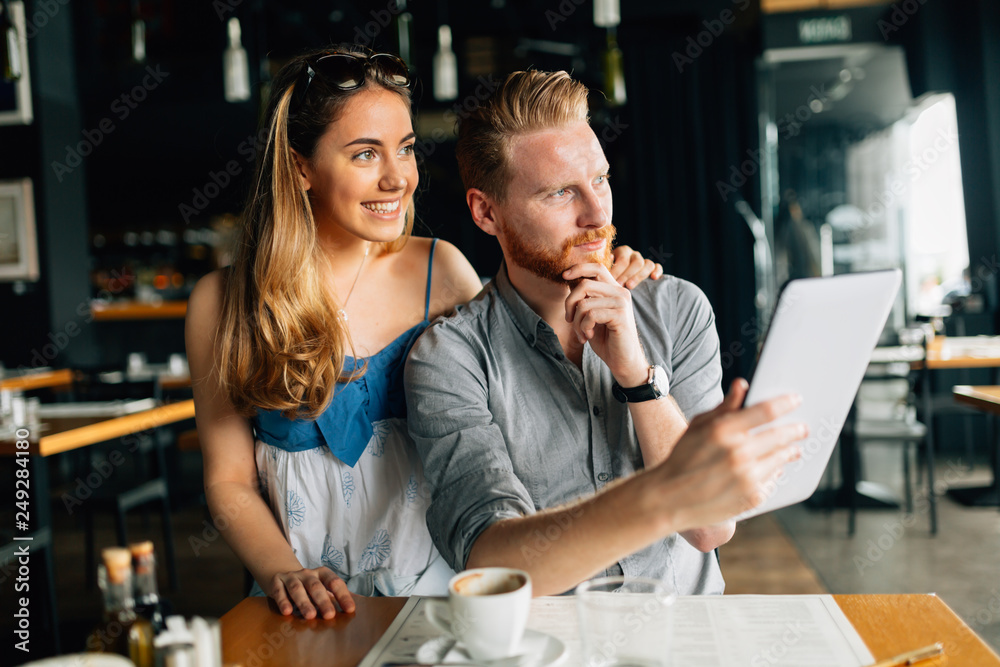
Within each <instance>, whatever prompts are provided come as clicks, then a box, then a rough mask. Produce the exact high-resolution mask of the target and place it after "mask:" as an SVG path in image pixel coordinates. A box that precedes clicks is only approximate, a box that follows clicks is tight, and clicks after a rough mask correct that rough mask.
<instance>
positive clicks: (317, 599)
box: [268, 567, 354, 619]
mask: <svg viewBox="0 0 1000 667" xmlns="http://www.w3.org/2000/svg"><path fill="white" fill-rule="evenodd" d="M268 592H269V593H270V595H271V597H272V598H274V601H275V603H276V604H277V605H278V610H279V611H280V612H281V613H282V615H284V616H289V615H291V613H292V612H293V611H294V610H295V608H296V607H298V610H299V612H300V613H301V614H302V617H303V618H316V612H317V609H318V610H319V615H320V616H322V617H323V618H326V619H330V618H333V617H334V616H336V615H337V608H336V607H335V606H334V602H336V603H337V604H339V605H340V608H341V609H342V610H343V611H344V613H346V614H350V613H351V612H353V611H354V600H353V598H351V592H350V591H348V590H347V584H345V583H344V580H343V579H341V578H340V577H338V576H337V575H336V574H334V572H333V570H331V569H330V568H328V567H317V568H316V569H301V570H298V571H295V572H279V573H278V574H276V575H274V576H273V577H272V578H271V585H270V590H269V591H268Z"/></svg>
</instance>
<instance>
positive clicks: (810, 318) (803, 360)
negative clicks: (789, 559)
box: [737, 269, 902, 519]
mask: <svg viewBox="0 0 1000 667" xmlns="http://www.w3.org/2000/svg"><path fill="white" fill-rule="evenodd" d="M901 279H902V273H901V272H900V271H899V270H898V269H892V270H889V271H874V272H871V273H849V274H844V275H839V276H833V277H830V278H806V279H803V280H793V281H791V282H789V283H788V285H786V286H785V289H784V290H782V292H781V296H780V298H779V299H778V305H777V307H776V308H775V312H774V317H772V318H771V323H770V325H769V327H768V331H767V335H766V337H765V338H764V346H763V348H762V349H761V352H760V357H759V358H758V359H757V366H756V368H755V370H754V372H753V375H752V378H751V380H750V389H749V391H748V392H747V397H746V401H745V402H744V405H746V406H751V405H754V404H755V403H759V402H761V401H764V400H767V399H769V398H774V397H775V396H780V395H782V394H787V393H792V392H795V393H798V394H799V395H801V396H802V405H801V406H800V407H799V408H798V409H797V410H795V411H794V412H792V413H791V414H789V415H786V416H784V417H782V418H781V419H779V420H777V421H775V422H772V424H769V425H768V426H765V427H764V428H770V427H772V426H774V425H776V424H782V423H787V422H803V423H805V424H808V426H809V436H808V437H807V438H806V439H805V440H803V441H802V442H801V443H799V444H800V445H801V447H802V458H800V459H799V460H797V461H793V462H791V463H789V464H788V465H787V466H785V471H784V474H783V475H782V476H781V477H780V478H779V479H778V480H777V482H776V483H775V484H774V485H773V486H771V487H769V488H766V489H762V492H763V493H764V494H765V495H766V497H767V499H766V500H765V501H764V502H763V503H761V504H760V505H758V506H757V507H756V508H754V509H752V510H750V511H748V512H745V513H743V514H741V515H740V516H739V517H737V519H746V518H749V517H751V516H756V515H758V514H763V513H764V512H770V511H771V510H775V509H778V508H780V507H785V506H787V505H792V504H794V503H797V502H801V501H803V500H805V499H806V498H808V497H809V496H810V495H812V493H813V492H814V491H815V490H816V487H818V486H819V482H820V479H822V477H823V471H824V470H825V469H826V464H827V462H828V461H829V460H830V454H831V453H832V452H833V448H834V446H835V445H836V444H837V438H838V437H839V436H840V430H841V428H842V427H843V425H844V420H845V419H847V413H848V412H849V411H850V409H851V404H852V403H853V402H854V396H855V394H857V392H858V387H859V386H860V385H861V380H862V378H863V377H864V374H865V369H866V368H867V367H868V362H869V361H870V359H871V356H872V350H874V349H875V345H876V343H878V339H879V336H880V335H881V333H882V328H883V327H884V326H885V322H886V319H888V317H889V312H890V311H891V310H892V304H893V302H894V301H895V299H896V292H897V291H898V290H899V284H900V281H901Z"/></svg>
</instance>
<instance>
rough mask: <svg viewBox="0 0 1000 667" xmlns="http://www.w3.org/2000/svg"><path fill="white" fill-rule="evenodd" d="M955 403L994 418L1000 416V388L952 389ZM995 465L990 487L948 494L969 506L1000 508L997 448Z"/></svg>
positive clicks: (969, 387) (994, 386)
mask: <svg viewBox="0 0 1000 667" xmlns="http://www.w3.org/2000/svg"><path fill="white" fill-rule="evenodd" d="M951 394H952V396H954V397H955V401H956V402H958V403H962V404H964V405H969V406H971V407H973V408H976V409H977V410H982V411H983V412H986V413H988V414H990V415H993V416H1000V386H996V385H986V386H969V385H958V386H955V387H952V389H951ZM990 454H991V459H992V463H993V466H992V467H993V482H992V483H991V484H990V485H989V486H976V487H966V488H959V489H949V490H948V493H950V494H951V495H952V496H954V497H955V498H956V499H958V500H959V501H961V502H963V503H965V504H967V505H976V506H994V507H995V506H1000V453H998V452H997V447H995V446H994V447H993V449H992V451H991V452H990Z"/></svg>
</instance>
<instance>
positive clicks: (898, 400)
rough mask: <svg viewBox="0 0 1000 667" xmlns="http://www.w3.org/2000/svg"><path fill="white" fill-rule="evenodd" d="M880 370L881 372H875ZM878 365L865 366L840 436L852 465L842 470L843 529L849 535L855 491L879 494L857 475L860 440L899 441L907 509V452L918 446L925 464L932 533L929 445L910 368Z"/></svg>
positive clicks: (934, 525) (934, 515) (909, 506)
mask: <svg viewBox="0 0 1000 667" xmlns="http://www.w3.org/2000/svg"><path fill="white" fill-rule="evenodd" d="M880 371H881V372H880ZM880 371H876V370H874V369H870V370H869V373H868V374H866V376H865V380H864V381H863V382H862V383H861V388H860V389H859V390H858V398H857V399H856V401H855V408H854V409H852V411H851V416H850V417H849V418H848V422H847V423H846V424H845V425H844V434H845V436H846V437H847V438H848V439H850V440H852V441H853V442H854V449H855V451H854V456H853V457H852V460H853V461H855V465H854V466H852V468H853V469H850V470H845V471H844V475H845V486H847V488H848V489H850V490H851V492H850V510H849V515H848V528H847V531H848V534H849V535H854V532H855V527H856V526H855V524H856V513H857V505H858V502H857V501H858V496H859V493H864V494H865V495H871V496H875V497H878V495H879V494H878V493H877V492H876V489H877V486H878V485H876V484H873V483H872V482H867V481H860V480H859V479H858V475H857V471H858V469H859V467H860V466H859V465H858V462H859V461H860V458H861V454H862V449H863V447H862V446H863V444H864V443H865V442H876V441H877V442H882V443H890V444H898V445H899V446H900V450H901V454H902V463H903V465H902V468H903V495H904V503H905V509H906V512H907V513H911V514H912V513H913V511H914V502H913V490H912V484H911V479H910V478H911V474H910V469H911V463H910V458H911V453H912V452H913V451H916V452H917V453H918V454H919V453H920V452H923V454H924V458H923V466H924V468H925V469H926V470H927V491H926V493H927V501H928V502H927V510H928V513H929V519H930V532H931V535H936V534H937V499H936V497H935V495H934V451H933V449H932V447H931V446H930V441H929V440H928V439H927V427H926V426H925V425H924V424H923V423H921V422H919V421H917V418H916V408H915V406H914V400H913V393H912V387H911V386H910V374H909V368H908V367H906V366H905V365H904V366H903V367H902V368H901V369H899V370H897V369H893V368H892V367H891V366H884V367H880Z"/></svg>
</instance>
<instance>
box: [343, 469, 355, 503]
mask: <svg viewBox="0 0 1000 667" xmlns="http://www.w3.org/2000/svg"><path fill="white" fill-rule="evenodd" d="M340 490H341V491H342V492H343V494H344V502H345V503H347V506H348V507H350V506H351V498H353V497H354V475H352V474H351V473H350V472H345V473H344V478H343V482H342V487H341V489H340Z"/></svg>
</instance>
